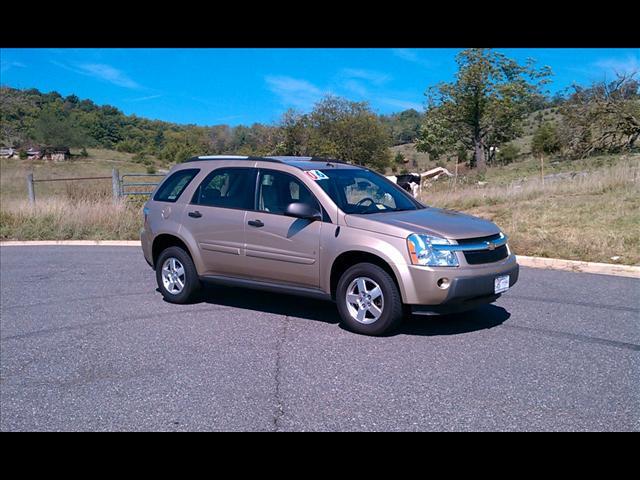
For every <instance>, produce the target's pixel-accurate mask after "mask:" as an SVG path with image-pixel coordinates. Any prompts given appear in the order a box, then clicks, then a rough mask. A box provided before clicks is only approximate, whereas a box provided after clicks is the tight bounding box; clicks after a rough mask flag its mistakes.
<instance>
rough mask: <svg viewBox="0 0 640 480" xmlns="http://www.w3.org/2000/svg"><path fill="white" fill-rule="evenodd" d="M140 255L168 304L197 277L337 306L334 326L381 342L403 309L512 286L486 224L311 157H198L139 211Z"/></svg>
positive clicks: (437, 307)
mask: <svg viewBox="0 0 640 480" xmlns="http://www.w3.org/2000/svg"><path fill="white" fill-rule="evenodd" d="M141 238H142V249H143V251H144V256H145V258H146V260H147V262H148V263H149V265H151V266H152V267H153V268H154V269H155V272H156V278H157V281H158V287H159V288H160V291H161V292H162V295H163V296H164V298H165V299H167V300H168V301H169V302H173V303H185V302H190V301H193V299H194V298H195V296H196V295H197V293H198V290H199V289H200V286H201V284H202V282H205V281H206V282H214V283H219V284H227V285H233V286H237V287H248V288H260V289H266V290H269V291H272V292H274V293H290V294H291V293H293V294H300V295H306V296H312V297H318V298H324V299H327V300H333V301H335V302H336V304H337V307H338V311H339V312H340V316H341V318H342V322H343V324H344V326H345V327H347V328H349V329H350V330H352V331H355V332H358V333H362V334H366V335H381V334H383V333H386V332H389V331H391V330H392V329H393V328H395V327H397V325H398V324H399V323H400V321H401V320H402V317H403V313H404V312H405V311H411V312H412V313H414V314H422V315H433V314H441V313H451V312H457V311H463V310H468V309H471V308H474V307H476V306H478V305H481V304H485V303H490V302H493V301H495V300H496V299H497V298H498V297H499V296H500V295H501V294H502V293H503V292H504V291H506V290H507V289H509V288H510V287H512V286H513V284H514V283H515V282H516V281H517V279H518V264H517V263H516V258H515V255H513V253H512V252H511V251H510V250H509V247H508V245H507V236H506V235H505V234H504V233H503V232H501V231H500V229H499V228H498V227H497V226H496V225H495V224H493V223H492V222H489V221H487V220H482V219H480V218H476V217H472V216H469V215H465V214H462V213H458V212H454V211H451V210H441V209H438V208H432V207H428V206H426V205H424V204H422V203H421V202H419V201H417V200H416V199H414V198H413V197H412V196H411V195H409V194H408V193H407V192H405V191H404V190H403V189H401V188H400V187H398V186H397V185H396V184H394V183H392V182H390V181H389V180H388V179H386V178H385V177H384V176H382V175H379V174H377V173H375V172H373V171H371V170H369V169H366V168H363V167H360V166H355V165H350V164H346V163H342V162H339V161H336V160H327V159H317V158H312V157H244V156H243V157H241V156H201V157H195V158H192V159H190V160H188V161H187V162H185V163H181V164H179V165H176V166H175V167H173V168H172V169H171V171H170V172H169V174H168V175H167V176H166V178H165V179H164V180H163V182H162V183H161V184H160V185H159V186H158V188H157V189H156V191H155V192H154V195H153V197H152V198H151V199H150V200H149V201H148V202H147V203H146V204H145V207H144V228H143V229H142V232H141Z"/></svg>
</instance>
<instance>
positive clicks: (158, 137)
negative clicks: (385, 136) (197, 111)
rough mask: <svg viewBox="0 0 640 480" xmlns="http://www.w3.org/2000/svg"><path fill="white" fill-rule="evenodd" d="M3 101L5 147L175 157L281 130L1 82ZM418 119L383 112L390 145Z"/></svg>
mask: <svg viewBox="0 0 640 480" xmlns="http://www.w3.org/2000/svg"><path fill="white" fill-rule="evenodd" d="M0 106H1V108H0V120H1V123H2V128H1V130H0V144H1V145H2V146H7V147H24V146H31V145H36V144H38V145H65V146H70V147H76V148H80V147H87V148H103V149H112V150H118V151H121V152H126V153H134V154H141V155H153V156H155V157H157V158H160V159H165V160H173V159H175V158H181V157H182V158H186V157H188V156H189V155H191V154H193V153H202V152H206V153H212V154H215V153H238V154H266V153H268V152H269V151H270V149H272V148H273V143H274V141H275V140H274V138H275V137H276V136H277V133H278V131H279V127H278V126H277V125H264V124H259V123H254V124H253V125H250V126H245V125H239V126H236V127H231V126H229V125H212V126H209V127H202V126H196V125H182V124H176V123H171V122H164V121H160V120H149V119H146V118H142V117H138V116H136V115H125V114H124V113H123V112H122V111H121V110H119V109H118V108H116V107H113V106H111V105H97V104H95V103H94V102H93V101H91V100H87V99H84V100H83V99H80V98H78V97H77V96H76V95H69V96H66V97H64V96H62V95H60V94H59V93H57V92H50V93H42V92H40V91H39V90H37V89H26V90H20V89H16V88H11V87H0ZM420 119H421V114H420V113H419V112H417V111H416V110H413V109H410V110H406V111H403V112H399V113H395V114H391V115H381V116H380V121H381V122H382V123H383V124H384V125H385V126H386V127H387V129H388V132H389V143H390V144H391V145H399V144H405V143H410V142H413V141H415V138H416V136H417V133H418V129H419V126H420Z"/></svg>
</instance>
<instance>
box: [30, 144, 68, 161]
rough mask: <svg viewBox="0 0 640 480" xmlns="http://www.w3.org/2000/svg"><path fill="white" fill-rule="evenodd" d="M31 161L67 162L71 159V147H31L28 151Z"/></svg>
mask: <svg viewBox="0 0 640 480" xmlns="http://www.w3.org/2000/svg"><path fill="white" fill-rule="evenodd" d="M27 158H29V159H30V160H40V159H44V160H67V159H69V158H71V152H70V151H69V147H31V148H29V150H27Z"/></svg>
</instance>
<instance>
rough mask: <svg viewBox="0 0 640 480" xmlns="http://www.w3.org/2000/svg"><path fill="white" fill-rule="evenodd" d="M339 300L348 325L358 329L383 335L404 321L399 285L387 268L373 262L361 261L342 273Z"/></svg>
mask: <svg viewBox="0 0 640 480" xmlns="http://www.w3.org/2000/svg"><path fill="white" fill-rule="evenodd" d="M336 303H337V305H338V311H339V312H340V316H341V317H342V324H343V325H344V327H345V328H347V329H349V330H351V331H354V332H357V333H362V334H365V335H382V334H385V333H389V332H391V331H392V330H393V329H395V328H396V327H397V326H398V325H399V324H400V322H401V321H402V316H403V310H402V298H401V297H400V292H399V291H398V287H397V286H396V284H395V282H394V281H393V278H391V276H390V275H389V274H388V273H387V272H386V271H385V270H383V269H382V268H380V267H379V266H377V265H374V264H372V263H358V264H356V265H354V266H352V267H350V268H349V269H347V271H345V272H344V273H343V274H342V276H341V277H340V280H339V281H338V286H337V289H336Z"/></svg>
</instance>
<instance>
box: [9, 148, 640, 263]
mask: <svg viewBox="0 0 640 480" xmlns="http://www.w3.org/2000/svg"><path fill="white" fill-rule="evenodd" d="M90 154H91V156H90V157H89V158H88V159H86V160H73V161H71V162H60V163H51V162H33V163H31V162H27V161H20V160H0V239H16V240H40V239H100V240H107V239H114V240H115V239H125V240H131V239H137V238H138V233H139V229H140V226H141V221H142V213H141V201H140V200H141V199H140V198H138V199H137V200H138V201H124V202H120V203H118V204H114V202H113V200H112V198H111V181H110V180H101V181H95V182H83V183H82V184H76V185H74V186H69V185H65V183H66V182H53V183H42V184H36V205H35V207H32V206H31V205H29V203H28V201H27V193H26V182H25V175H26V174H27V173H28V172H29V171H31V170H32V171H33V172H34V176H35V178H36V179H38V178H60V177H64V176H94V175H110V173H111V169H112V168H114V167H115V168H118V169H119V170H120V173H124V172H131V173H133V172H140V173H143V172H145V171H146V167H145V166H144V165H141V164H138V163H134V162H132V161H131V156H130V155H127V154H122V153H117V152H110V151H90ZM544 173H545V176H546V179H545V183H544V184H543V183H542V179H541V172H540V163H539V161H538V160H535V159H528V160H524V161H520V162H515V163H513V164H511V165H508V166H505V167H499V168H489V169H488V170H487V171H486V173H484V174H482V175H478V174H477V173H475V172H473V171H471V172H469V171H466V170H465V169H460V175H459V177H458V178H456V179H450V180H439V181H437V182H434V183H433V185H431V186H430V187H428V188H427V189H425V190H424V191H423V200H424V201H425V203H427V204H428V205H432V206H438V207H443V208H451V209H455V210H461V211H465V212H468V213H470V214H473V215H478V216H481V217H484V218H488V219H490V220H493V221H495V222H496V223H497V224H498V225H499V226H500V227H501V228H503V229H504V230H505V231H506V233H507V234H508V235H509V236H510V238H511V243H510V244H511V246H512V248H513V249H514V251H515V252H516V253H517V254H521V255H534V256H543V257H554V258H565V259H573V260H586V261H597V262H606V263H621V264H627V265H634V264H635V265H637V264H640V155H637V154H636V155H623V156H620V155H617V156H605V157H592V158H589V159H584V160H576V161H571V162H569V161H555V162H554V161H552V162H548V164H546V165H545V170H544ZM612 257H618V258H615V259H612Z"/></svg>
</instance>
